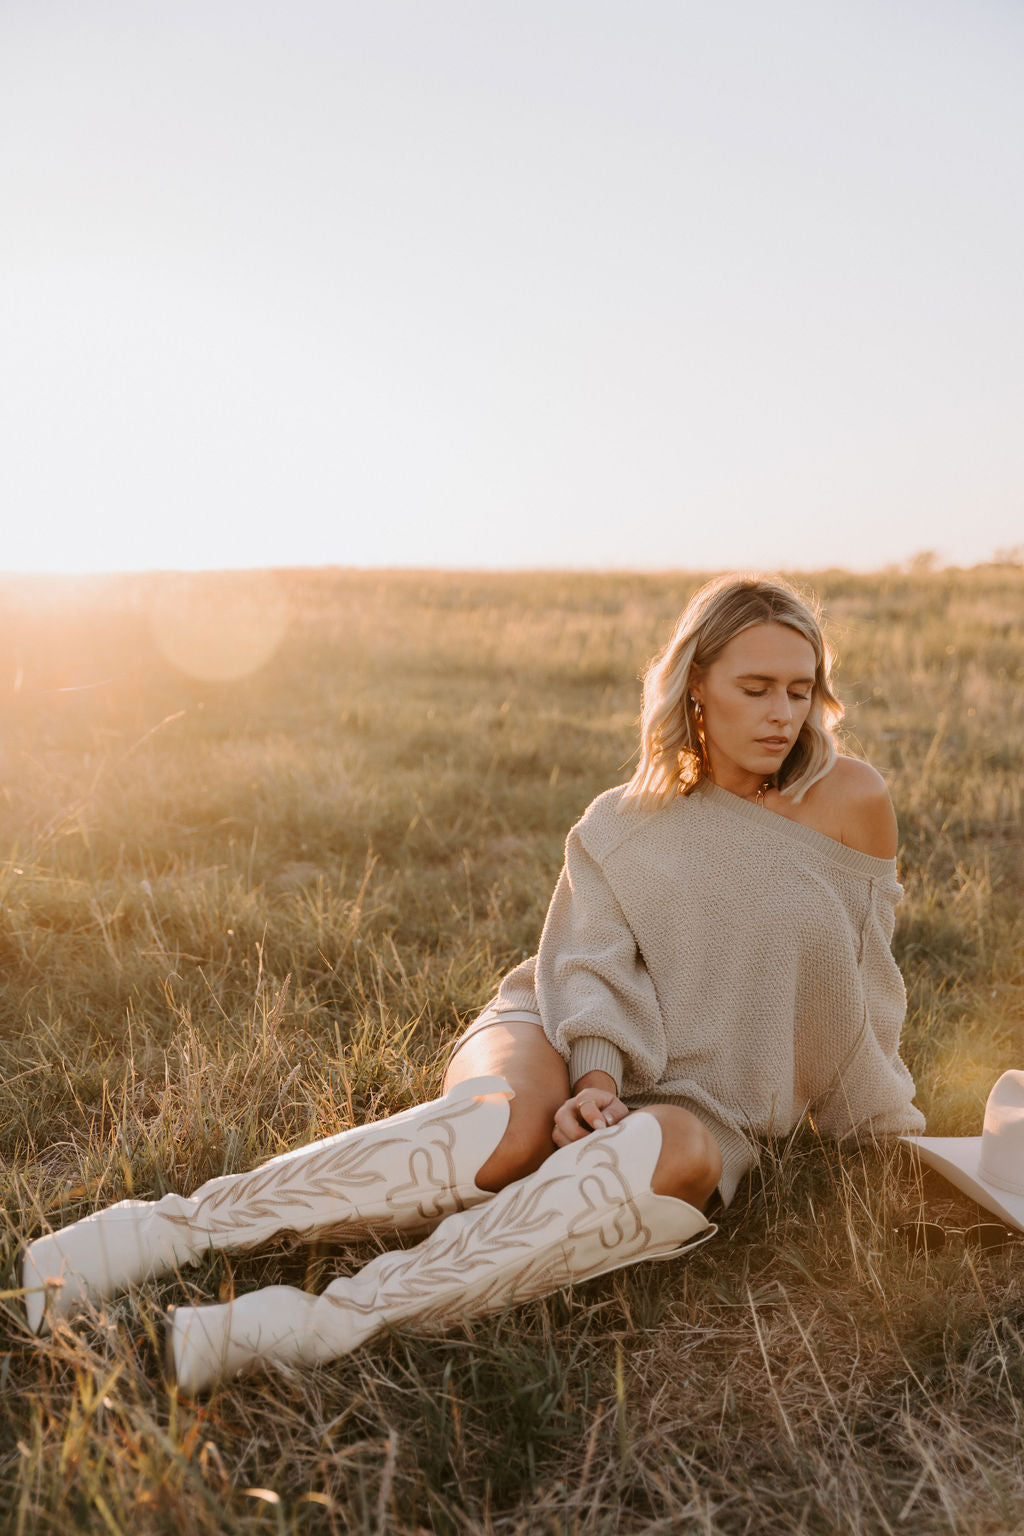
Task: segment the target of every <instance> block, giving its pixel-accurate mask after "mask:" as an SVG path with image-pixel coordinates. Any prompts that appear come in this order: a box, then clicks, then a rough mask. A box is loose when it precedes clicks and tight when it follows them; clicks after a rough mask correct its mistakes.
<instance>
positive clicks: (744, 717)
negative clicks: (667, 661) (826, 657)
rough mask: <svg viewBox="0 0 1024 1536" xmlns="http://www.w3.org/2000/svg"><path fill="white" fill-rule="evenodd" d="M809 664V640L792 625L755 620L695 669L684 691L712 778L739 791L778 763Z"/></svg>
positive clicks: (805, 703)
mask: <svg viewBox="0 0 1024 1536" xmlns="http://www.w3.org/2000/svg"><path fill="white" fill-rule="evenodd" d="M814 665H815V663H814V647H813V646H812V645H811V643H810V641H809V640H805V639H804V637H803V635H800V634H797V632H796V630H795V629H788V628H787V627H786V625H784V624H755V625H753V626H752V627H751V628H750V629H744V630H741V631H740V633H739V634H738V635H736V636H734V637H733V639H732V640H730V641H729V644H728V645H727V646H726V647H725V649H724V650H723V651H722V652H721V653H720V655H718V656H717V657H716V658H715V660H714V661H713V662H711V664H710V665H709V666H708V667H706V668H704V670H703V671H697V670H696V669H695V671H694V674H693V676H692V677H691V680H690V694H691V696H692V697H693V698H694V699H696V701H697V702H698V703H699V704H700V705H702V707H703V710H704V741H705V745H706V746H707V751H708V757H709V758H710V760H711V774H712V777H713V778H714V780H715V782H716V783H717V784H721V785H722V786H723V788H726V789H731V790H733V791H734V792H736V793H739V794H744V793H747V792H748V791H749V790H750V789H756V788H757V787H758V786H759V785H761V784H763V782H764V780H765V779H766V778H768V777H769V776H770V775H771V774H773V773H775V771H776V770H777V769H778V768H780V767H781V766H782V764H783V762H784V761H785V759H786V756H787V754H788V753H789V752H790V751H791V749H792V747H793V743H794V742H795V741H796V738H797V736H798V735H799V733H800V727H801V726H802V725H803V723H804V721H805V720H806V719H807V714H808V711H809V710H810V707H811V693H812V690H813V687H814ZM751 781H752V782H751Z"/></svg>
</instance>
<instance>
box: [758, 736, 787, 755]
mask: <svg viewBox="0 0 1024 1536" xmlns="http://www.w3.org/2000/svg"><path fill="white" fill-rule="evenodd" d="M757 744H758V746H759V747H767V748H768V751H769V752H781V751H782V749H783V747H788V746H789V742H788V741H786V740H784V738H783V737H781V736H759V737H758V739H757Z"/></svg>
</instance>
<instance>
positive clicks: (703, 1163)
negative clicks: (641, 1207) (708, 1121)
mask: <svg viewBox="0 0 1024 1536" xmlns="http://www.w3.org/2000/svg"><path fill="white" fill-rule="evenodd" d="M635 1113H638V1114H651V1115H653V1116H654V1117H655V1119H656V1120H657V1121H658V1123H659V1125H660V1126H661V1152H660V1153H659V1156H658V1162H657V1166H656V1167H655V1170H654V1178H653V1179H652V1181H651V1188H652V1189H653V1190H654V1193H655V1194H656V1195H672V1196H673V1197H674V1198H675V1199H677V1200H685V1201H686V1202H687V1204H688V1205H693V1206H696V1208H697V1209H698V1210H703V1209H704V1207H705V1206H706V1205H707V1203H708V1201H709V1200H710V1199H711V1196H712V1195H713V1194H714V1192H715V1189H716V1188H717V1186H718V1181H719V1180H720V1179H721V1177H722V1152H721V1148H720V1147H719V1145H718V1142H717V1141H716V1140H715V1138H714V1136H713V1135H712V1134H711V1132H710V1131H709V1130H708V1128H707V1126H706V1125H704V1124H703V1122H702V1121H700V1120H698V1119H697V1117H696V1115H693V1114H691V1113H690V1111H689V1110H688V1109H683V1108H682V1106H681V1105H678V1104H649V1105H646V1106H645V1107H644V1108H643V1109H642V1110H638V1111H635Z"/></svg>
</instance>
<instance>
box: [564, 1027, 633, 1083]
mask: <svg viewBox="0 0 1024 1536" xmlns="http://www.w3.org/2000/svg"><path fill="white" fill-rule="evenodd" d="M587 1072H607V1074H608V1076H609V1077H610V1078H613V1079H614V1082H615V1092H616V1093H621V1092H622V1052H621V1051H620V1050H619V1048H618V1046H617V1045H612V1043H611V1041H610V1040H602V1039H601V1037H600V1036H599V1035H582V1036H581V1037H580V1039H579V1040H574V1041H573V1043H572V1048H571V1050H570V1052H569V1082H570V1083H571V1084H572V1086H573V1089H574V1090H575V1087H576V1084H577V1083H578V1082H579V1080H580V1078H581V1077H583V1076H584V1075H585V1073H587Z"/></svg>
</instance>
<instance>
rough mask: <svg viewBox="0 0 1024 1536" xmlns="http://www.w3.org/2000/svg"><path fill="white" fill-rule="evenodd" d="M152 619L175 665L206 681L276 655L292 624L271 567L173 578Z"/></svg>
mask: <svg viewBox="0 0 1024 1536" xmlns="http://www.w3.org/2000/svg"><path fill="white" fill-rule="evenodd" d="M149 621H150V628H151V630H152V634H153V640H154V643H155V644H156V646H157V649H158V650H159V651H160V652H161V654H162V655H163V656H164V657H165V658H166V660H167V661H169V662H170V663H171V664H172V666H175V667H177V668H178V670H179V671H181V672H185V673H187V674H188V675H189V677H194V678H198V679H200V680H201V681H203V682H230V681H231V680H233V679H235V678H240V677H247V676H248V675H249V674H250V673H252V672H256V671H258V670H259V668H260V667H263V666H265V665H266V663H267V662H268V661H269V660H270V658H271V656H273V654H274V652H275V651H276V650H277V647H278V646H279V645H280V643H281V640H282V639H283V637H284V633H285V630H286V629H287V627H288V600H287V598H286V596H285V593H284V591H283V590H282V586H281V583H280V581H279V580H278V579H277V578H276V577H275V576H274V575H273V574H272V573H271V572H267V571H249V572H216V573H205V574H200V575H180V576H179V575H175V576H167V577H163V578H161V581H160V585H159V587H158V589H157V592H156V595H155V598H154V601H153V606H152V608H151V610H150V615H149Z"/></svg>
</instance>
